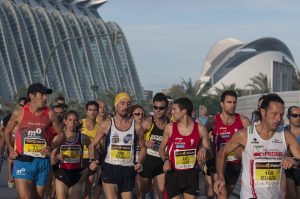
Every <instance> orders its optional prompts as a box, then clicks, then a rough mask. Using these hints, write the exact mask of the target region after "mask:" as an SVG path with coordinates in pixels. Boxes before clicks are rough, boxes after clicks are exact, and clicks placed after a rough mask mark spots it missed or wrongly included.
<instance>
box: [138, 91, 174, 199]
mask: <svg viewBox="0 0 300 199" xmlns="http://www.w3.org/2000/svg"><path fill="white" fill-rule="evenodd" d="M153 108H154V116H153V117H149V118H147V119H146V120H145V121H144V122H143V127H144V129H146V133H145V135H144V139H145V145H146V147H147V156H146V159H145V161H144V162H143V171H142V172H141V173H140V174H139V176H138V182H137V187H136V188H137V190H136V191H137V197H138V198H140V199H144V198H145V195H146V193H147V192H149V191H151V189H152V181H153V182H154V183H153V185H154V187H153V188H154V191H155V194H156V198H160V199H162V198H163V196H164V194H163V193H164V186H165V174H164V171H163V164H164V162H163V161H162V159H161V158H160V155H159V153H158V148H159V145H160V143H161V140H162V137H163V132H164V129H165V127H166V125H167V123H168V121H169V119H168V117H167V110H168V99H167V97H166V96H165V94H163V93H157V94H156V95H155V96H154V97H153Z"/></svg>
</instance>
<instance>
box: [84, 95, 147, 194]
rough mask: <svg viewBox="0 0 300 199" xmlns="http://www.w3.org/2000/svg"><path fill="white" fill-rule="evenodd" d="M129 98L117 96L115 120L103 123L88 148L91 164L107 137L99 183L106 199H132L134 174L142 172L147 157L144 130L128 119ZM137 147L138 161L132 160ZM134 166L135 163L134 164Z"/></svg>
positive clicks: (111, 119)
mask: <svg viewBox="0 0 300 199" xmlns="http://www.w3.org/2000/svg"><path fill="white" fill-rule="evenodd" d="M130 102H131V98H130V96H129V95H128V94H127V93H125V92H121V93H119V94H117V95H116V97H115V101H114V106H115V117H113V118H110V119H107V120H105V121H104V122H102V124H100V127H99V129H98V131H97V135H96V137H95V138H94V140H93V142H92V143H91V145H90V147H89V156H90V160H91V161H92V162H93V163H92V164H95V162H94V158H95V157H94V148H95V146H96V145H97V144H98V143H99V141H100V140H101V139H102V138H104V137H106V140H105V146H106V156H105V160H104V163H103V165H102V168H101V169H102V171H101V180H102V184H103V188H104V192H105V197H106V198H107V199H115V198H118V196H119V195H120V196H121V197H122V198H125V199H127V198H128V199H131V198H132V190H133V188H134V179H135V171H136V172H141V171H142V169H143V168H142V162H143V160H144V159H145V156H146V149H145V144H144V139H143V135H144V129H143V127H142V125H141V124H138V123H135V122H134V121H133V119H131V118H129V117H128V107H129V105H130ZM137 140H138V143H139V146H140V153H139V159H138V160H137V161H136V160H135V149H136V142H137ZM135 162H136V163H135Z"/></svg>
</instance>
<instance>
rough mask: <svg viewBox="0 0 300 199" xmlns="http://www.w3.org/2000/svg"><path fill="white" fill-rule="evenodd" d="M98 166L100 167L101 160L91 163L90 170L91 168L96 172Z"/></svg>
mask: <svg viewBox="0 0 300 199" xmlns="http://www.w3.org/2000/svg"><path fill="white" fill-rule="evenodd" d="M98 165H99V160H95V161H92V162H91V163H90V166H89V168H90V170H92V171H95V170H96V169H97V167H98Z"/></svg>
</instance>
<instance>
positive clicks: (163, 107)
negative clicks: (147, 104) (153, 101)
mask: <svg viewBox="0 0 300 199" xmlns="http://www.w3.org/2000/svg"><path fill="white" fill-rule="evenodd" d="M153 108H154V109H155V110H160V111H162V110H165V109H166V107H165V106H153Z"/></svg>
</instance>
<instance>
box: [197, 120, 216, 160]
mask: <svg viewBox="0 0 300 199" xmlns="http://www.w3.org/2000/svg"><path fill="white" fill-rule="evenodd" d="M198 129H199V134H200V138H201V148H199V150H198V152H197V158H198V160H200V161H204V160H205V159H212V158H213V153H212V151H211V147H210V142H209V136H208V133H207V131H206V128H205V127H204V126H203V125H202V124H200V123H198Z"/></svg>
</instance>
